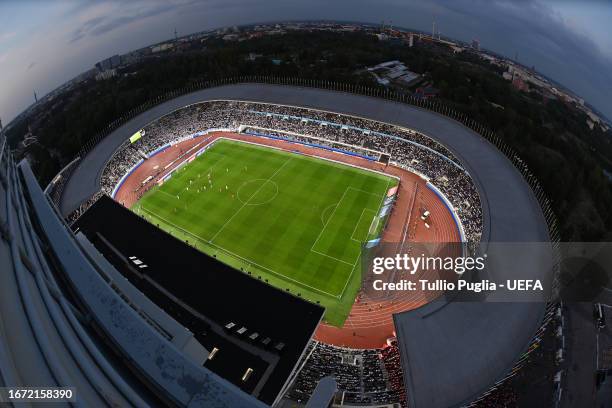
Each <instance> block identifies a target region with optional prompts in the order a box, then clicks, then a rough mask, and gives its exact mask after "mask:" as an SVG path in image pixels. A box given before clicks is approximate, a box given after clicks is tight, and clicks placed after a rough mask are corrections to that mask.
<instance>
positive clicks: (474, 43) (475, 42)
mask: <svg viewBox="0 0 612 408" xmlns="http://www.w3.org/2000/svg"><path fill="white" fill-rule="evenodd" d="M472 48H473V49H475V50H476V51H480V41H478V40H476V39H473V40H472Z"/></svg>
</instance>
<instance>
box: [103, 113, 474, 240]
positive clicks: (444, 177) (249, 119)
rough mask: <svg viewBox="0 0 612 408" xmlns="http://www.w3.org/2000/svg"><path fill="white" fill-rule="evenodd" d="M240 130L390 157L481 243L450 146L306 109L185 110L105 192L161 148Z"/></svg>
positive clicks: (153, 134) (134, 150)
mask: <svg viewBox="0 0 612 408" xmlns="http://www.w3.org/2000/svg"><path fill="white" fill-rule="evenodd" d="M240 127H242V129H243V130H245V131H246V132H248V133H251V134H261V133H265V134H268V135H270V136H275V137H281V138H284V139H291V140H295V141H298V142H301V143H309V144H318V145H321V146H324V147H326V148H333V149H341V150H344V151H348V152H350V153H354V154H359V155H361V156H367V157H370V158H378V157H379V156H380V155H381V154H387V155H389V156H390V158H391V163H392V164H395V165H398V166H400V167H404V168H406V169H408V170H412V171H415V172H418V173H420V174H423V175H425V176H426V177H428V178H429V179H430V180H431V182H432V183H433V184H434V185H435V186H437V187H438V188H439V189H440V190H441V191H442V192H443V193H444V194H445V195H446V197H447V198H448V199H449V201H450V202H451V204H452V205H453V207H454V209H455V210H456V213H457V215H458V216H459V218H460V220H461V222H462V225H463V229H464V232H465V238H466V240H467V241H468V242H472V243H477V242H479V241H480V236H481V231H482V210H481V205H480V198H479V195H478V192H477V190H476V187H475V186H474V184H473V182H472V179H471V177H470V176H469V174H468V173H467V172H466V171H465V170H463V168H462V167H461V166H460V163H459V162H458V160H457V159H456V158H455V156H454V155H453V154H452V153H451V152H450V151H449V150H448V149H447V148H446V147H444V146H442V145H441V144H440V143H438V142H436V141H434V140H433V139H431V138H429V137H427V136H425V135H422V134H420V133H418V132H415V131H413V130H410V129H405V128H402V127H399V126H394V125H389V124H386V123H381V122H376V121H371V120H366V119H362V118H356V117H351V116H345V115H339V114H334V113H329V112H322V111H316V110H312V109H306V108H298V107H287V106H277V105H269V104H260V103H251V102H236V101H214V102H204V103H199V104H195V105H190V106H188V107H185V108H183V109H179V110H177V111H174V112H172V113H170V114H168V115H166V116H164V117H162V118H160V119H159V120H157V121H155V122H152V123H151V124H149V125H147V126H146V127H145V128H144V131H145V132H144V136H143V137H142V138H141V139H140V140H138V141H137V142H136V143H134V144H130V143H129V142H126V144H124V145H122V147H121V148H120V149H119V150H118V152H117V153H116V154H115V155H114V156H113V158H112V159H111V160H110V161H109V163H108V165H107V166H106V168H105V170H104V173H103V177H102V189H103V191H104V192H106V193H107V194H110V193H111V192H112V190H113V188H114V187H115V186H116V184H117V183H118V182H119V180H120V179H121V177H122V176H123V175H124V174H125V173H126V172H127V171H129V169H130V168H131V167H132V166H134V165H135V164H136V163H138V161H139V160H140V159H142V158H143V156H144V157H146V156H147V155H149V154H151V153H153V152H154V151H155V150H157V149H159V148H160V147H163V146H165V145H168V144H171V143H174V142H176V141H177V140H180V139H183V138H187V137H192V136H193V135H194V134H197V133H199V132H204V131H206V130H209V129H220V128H221V129H231V130H238V129H239V128H240ZM365 149H368V150H365Z"/></svg>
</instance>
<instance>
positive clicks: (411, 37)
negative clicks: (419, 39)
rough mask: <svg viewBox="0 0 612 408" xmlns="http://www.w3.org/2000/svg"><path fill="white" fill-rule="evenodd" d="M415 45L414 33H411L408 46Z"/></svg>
mask: <svg viewBox="0 0 612 408" xmlns="http://www.w3.org/2000/svg"><path fill="white" fill-rule="evenodd" d="M413 46H414V34H410V36H409V37H408V47H411V48H412V47H413Z"/></svg>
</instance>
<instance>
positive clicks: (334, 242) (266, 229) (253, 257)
mask: <svg viewBox="0 0 612 408" xmlns="http://www.w3.org/2000/svg"><path fill="white" fill-rule="evenodd" d="M209 172H210V173H211V177H210V181H209V178H208V173H209ZM258 179H259V181H257V180H258ZM391 182H393V183H396V182H395V180H392V179H391V178H390V177H387V176H385V175H382V174H377V173H373V172H370V171H366V170H363V169H358V168H354V167H350V166H346V165H343V164H340V163H336V162H330V161H326V160H322V159H317V158H313V157H310V156H305V155H300V154H295V153H290V152H285V151H280V150H276V149H270V148H268V147H263V146H258V145H253V144H246V143H243V142H239V141H229V140H224V139H219V140H217V141H216V142H215V143H214V144H213V145H211V146H210V147H209V148H208V149H207V150H206V151H205V153H204V154H202V155H200V156H199V157H198V158H196V159H195V160H194V161H193V162H191V163H188V164H187V165H185V166H184V167H182V168H181V169H180V170H179V171H178V173H177V174H175V175H173V176H172V177H171V178H170V179H169V180H167V181H166V182H165V183H164V184H163V185H162V186H161V188H153V189H152V190H151V191H149V192H148V193H146V194H145V195H144V197H143V198H142V199H141V200H140V201H139V202H138V203H137V204H136V205H135V206H134V207H133V208H134V210H135V211H137V212H138V211H139V210H138V209H139V208H141V210H142V209H146V210H148V211H151V212H152V213H153V214H155V216H156V217H153V216H152V215H149V217H148V218H150V219H154V221H156V222H157V223H158V224H159V225H160V228H162V229H166V230H169V231H172V233H173V234H175V235H177V236H178V237H180V238H182V239H183V240H184V239H185V238H187V239H189V242H190V243H191V242H192V241H193V240H194V238H196V237H197V239H196V244H195V245H196V246H197V247H198V249H200V250H201V251H203V252H205V253H208V254H209V255H211V256H212V255H216V256H217V259H219V260H221V261H223V262H226V263H228V264H229V265H231V266H232V267H235V268H237V269H240V270H243V271H245V273H247V272H249V273H250V274H251V275H252V276H253V277H254V278H255V279H261V280H265V281H267V282H268V283H270V284H272V285H274V286H276V287H278V288H280V289H282V290H287V291H290V292H291V293H294V294H296V295H299V296H301V297H303V298H306V299H308V300H310V301H312V302H318V303H320V304H321V305H323V306H325V308H326V316H325V319H326V321H327V322H328V323H330V324H334V325H338V326H340V325H342V323H343V322H344V320H345V319H346V317H347V316H348V313H349V312H350V310H351V307H352V303H353V301H354V297H355V295H356V293H357V290H358V289H359V282H357V281H356V279H357V278H356V276H357V274H355V273H354V271H355V269H356V264H357V261H355V259H357V260H358V259H359V254H360V250H361V243H360V242H359V239H361V238H362V237H363V235H364V234H365V228H366V227H364V228H363V230H364V231H362V228H361V227H360V226H359V225H360V224H362V223H365V221H363V220H365V219H366V218H369V217H366V215H363V214H364V213H368V212H370V213H372V212H374V211H376V214H378V212H377V210H376V207H377V206H376V204H377V203H375V201H377V199H379V198H380V197H383V200H384V197H385V195H386V194H385V193H386V191H387V188H388V186H389V184H390V183H391ZM271 183H273V184H271ZM226 186H227V187H226ZM204 187H206V188H204ZM181 191H182V192H181ZM175 192H180V193H179V194H180V199H176V193H175ZM172 193H175V194H174V195H172ZM381 203H382V202H381ZM142 212H143V213H144V211H142ZM163 220H165V221H166V222H164V221H163ZM323 230H325V231H323ZM322 231H323V232H322ZM355 231H357V232H355ZM362 232H363V233H364V234H362ZM353 236H355V238H359V239H357V240H355V239H351V238H352V237H353ZM212 239H214V243H212V242H209V240H210V241H212ZM314 243H316V245H317V246H316V247H314V249H315V250H316V251H319V252H322V254H318V253H315V252H313V251H311V250H310V249H312V248H313V245H314ZM330 256H332V257H334V258H336V259H332V258H330ZM228 290H230V289H229V288H228ZM228 294H229V292H228Z"/></svg>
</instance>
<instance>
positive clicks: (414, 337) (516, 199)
mask: <svg viewBox="0 0 612 408" xmlns="http://www.w3.org/2000/svg"><path fill="white" fill-rule="evenodd" d="M220 99H229V100H242V101H256V102H266V103H276V104H283V105H293V106H300V107H308V108H313V109H321V110H326V111H331V112H337V113H340V114H348V115H354V116H360V117H364V118H368V119H373V120H378V121H381V122H386V123H390V124H395V125H399V126H403V127H407V128H411V129H414V130H416V131H419V132H421V133H423V134H425V135H427V136H429V137H431V138H433V139H435V140H437V141H438V142H440V143H442V144H444V145H445V146H446V147H447V148H449V150H451V152H452V153H453V154H454V155H455V156H456V157H457V158H458V159H459V160H460V161H461V164H462V167H463V168H464V169H466V170H467V171H468V173H469V174H470V175H471V177H472V179H473V181H474V184H475V186H476V188H477V189H478V192H479V195H480V199H481V203H482V211H483V235H482V241H483V242H484V243H485V244H484V245H485V247H486V243H487V242H547V241H549V235H548V229H547V224H546V220H545V217H544V215H543V213H542V210H541V208H540V206H539V204H538V201H537V199H536V197H535V195H534V193H533V191H532V190H531V188H530V187H529V185H528V183H527V182H526V181H525V180H524V178H523V176H522V175H521V173H520V172H519V171H518V170H517V169H516V168H515V167H514V166H513V164H512V163H511V162H510V161H509V160H508V159H507V158H506V156H505V155H504V154H503V153H502V152H500V151H499V150H498V149H497V148H496V147H495V146H493V145H492V144H491V143H489V142H488V141H487V140H485V139H484V138H483V137H482V136H480V135H479V134H477V133H475V132H474V131H472V130H470V129H468V128H467V127H465V126H463V125H461V124H460V123H459V122H456V121H454V120H452V119H450V118H448V117H445V116H442V115H439V114H437V113H434V112H431V111H427V110H424V109H421V108H418V107H414V106H410V105H407V104H401V103H397V102H393V101H388V100H381V99H376V98H372V97H368V96H361V95H354V94H350V93H344V92H335V91H327V90H321V89H312V88H299V87H291V86H282V85H264V84H238V85H227V86H220V87H215V88H208V89H203V90H199V91H196V92H193V93H190V94H186V95H183V96H180V97H177V98H175V99H172V100H169V101H167V102H164V103H162V104H160V105H158V106H156V107H154V108H152V109H151V110H149V111H146V112H143V113H142V114H140V115H137V116H136V117H134V118H133V119H131V120H129V121H128V122H127V123H125V124H124V125H122V126H120V127H119V128H117V129H116V130H115V131H113V132H112V133H110V134H109V135H108V136H107V137H106V138H105V139H104V140H102V141H101V142H100V143H98V145H97V146H96V147H95V148H94V149H92V150H91V151H90V153H89V154H88V156H87V158H86V160H82V161H81V163H80V164H79V165H78V167H77V168H76V169H75V171H74V172H73V173H72V176H71V178H70V179H69V180H68V182H67V185H66V188H65V190H64V192H63V195H62V197H61V210H62V213H63V214H68V213H70V212H71V211H72V210H74V209H75V208H77V207H78V205H79V204H81V203H82V202H83V201H84V200H86V199H88V198H89V197H90V196H91V195H92V194H94V193H96V192H97V191H99V189H100V176H101V174H102V170H103V168H104V165H105V163H106V162H107V160H109V158H110V157H111V155H112V153H113V152H114V151H115V150H116V149H117V148H118V147H119V145H120V144H121V143H122V142H124V141H125V140H126V139H127V138H128V137H129V136H130V135H132V134H133V133H134V132H136V131H137V130H139V129H141V128H143V127H144V126H145V125H146V124H148V123H150V122H151V121H153V120H155V119H157V118H159V117H161V116H163V115H165V114H167V113H169V112H171V111H174V110H176V109H178V108H181V107H183V106H186V105H189V104H193V103H197V102H201V101H208V100H220ZM544 309H545V307H544V304H542V303H510V304H503V303H498V304H468V303H460V302H447V303H442V304H440V303H434V304H432V305H430V306H427V307H426V309H422V310H416V311H412V312H406V313H404V314H401V315H399V316H396V318H395V325H396V331H397V333H398V341H399V347H400V350H401V355H402V364H403V366H404V374H405V377H406V378H405V384H406V388H407V395H408V396H409V399H410V402H409V403H410V406H411V407H412V408H418V407H447V406H456V405H461V404H464V403H465V402H468V401H470V400H472V399H474V398H476V397H478V395H479V394H481V393H483V392H485V391H486V390H487V389H488V388H489V387H491V386H492V385H493V384H494V383H495V382H496V381H498V380H499V379H501V378H503V377H504V376H505V374H506V373H507V372H508V371H509V370H510V369H511V368H512V367H513V365H514V364H515V362H516V361H517V359H519V357H520V354H521V352H522V351H524V349H525V348H526V347H527V345H528V344H529V342H530V340H531V339H532V337H533V335H534V333H535V331H536V330H537V328H538V327H539V325H540V322H541V321H542V318H543V316H544ZM447 354H448V355H447ZM445 356H447V357H448V358H445ZM432 394H435V395H433V396H432Z"/></svg>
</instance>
